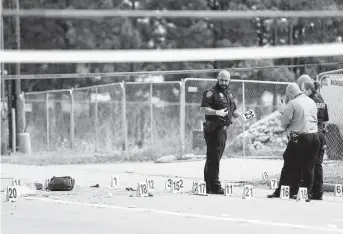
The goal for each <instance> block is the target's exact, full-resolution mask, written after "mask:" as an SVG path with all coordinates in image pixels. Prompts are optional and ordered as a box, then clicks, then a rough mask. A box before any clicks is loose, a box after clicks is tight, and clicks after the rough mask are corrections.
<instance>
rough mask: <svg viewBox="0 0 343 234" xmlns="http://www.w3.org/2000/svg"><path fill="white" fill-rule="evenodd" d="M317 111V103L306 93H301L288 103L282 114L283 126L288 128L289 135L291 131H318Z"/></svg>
mask: <svg viewBox="0 0 343 234" xmlns="http://www.w3.org/2000/svg"><path fill="white" fill-rule="evenodd" d="M317 112H318V109H317V105H316V103H315V102H314V101H313V100H312V99H311V98H309V97H308V96H306V95H305V94H300V95H299V96H297V97H296V98H294V99H293V100H291V101H289V102H288V103H287V105H286V107H285V109H284V111H283V113H282V115H281V126H282V127H283V128H285V129H286V130H287V135H289V134H290V132H291V131H297V132H300V133H315V132H318V126H317V124H318V118H317Z"/></svg>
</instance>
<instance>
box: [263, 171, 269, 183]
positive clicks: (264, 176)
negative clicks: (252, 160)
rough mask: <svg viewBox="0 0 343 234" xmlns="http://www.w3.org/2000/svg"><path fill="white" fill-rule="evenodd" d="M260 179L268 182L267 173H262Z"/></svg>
mask: <svg viewBox="0 0 343 234" xmlns="http://www.w3.org/2000/svg"><path fill="white" fill-rule="evenodd" d="M262 179H263V180H264V181H268V173H267V172H263V173H262Z"/></svg>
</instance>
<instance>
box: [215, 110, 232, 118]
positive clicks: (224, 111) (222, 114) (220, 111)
mask: <svg viewBox="0 0 343 234" xmlns="http://www.w3.org/2000/svg"><path fill="white" fill-rule="evenodd" d="M228 113H229V111H228V109H227V108H224V109H221V110H217V111H216V115H219V116H221V117H224V116H226V115H227V114H228Z"/></svg>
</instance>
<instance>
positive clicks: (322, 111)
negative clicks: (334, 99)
mask: <svg viewBox="0 0 343 234" xmlns="http://www.w3.org/2000/svg"><path fill="white" fill-rule="evenodd" d="M317 94H318V93H317ZM317 94H314V95H310V96H309V97H310V98H311V99H312V100H313V101H314V102H315V103H316V105H317V108H318V114H317V115H318V128H319V129H323V128H324V122H326V121H329V113H328V108H327V105H326V104H325V102H324V101H323V99H322V98H321V97H320V96H319V95H317Z"/></svg>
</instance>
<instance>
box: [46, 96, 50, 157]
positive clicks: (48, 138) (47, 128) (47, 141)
mask: <svg viewBox="0 0 343 234" xmlns="http://www.w3.org/2000/svg"><path fill="white" fill-rule="evenodd" d="M45 118H46V149H47V151H50V121H49V92H46V94H45Z"/></svg>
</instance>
